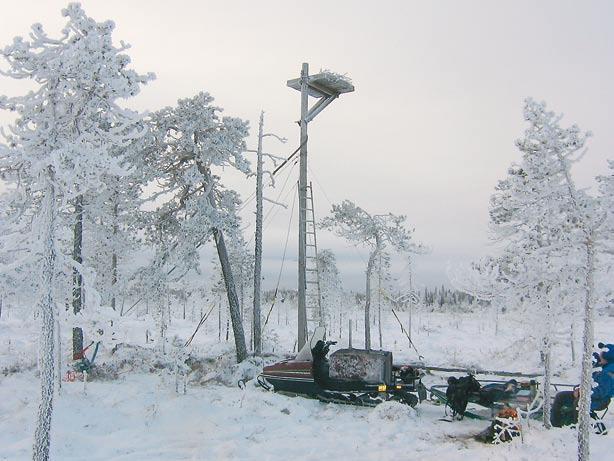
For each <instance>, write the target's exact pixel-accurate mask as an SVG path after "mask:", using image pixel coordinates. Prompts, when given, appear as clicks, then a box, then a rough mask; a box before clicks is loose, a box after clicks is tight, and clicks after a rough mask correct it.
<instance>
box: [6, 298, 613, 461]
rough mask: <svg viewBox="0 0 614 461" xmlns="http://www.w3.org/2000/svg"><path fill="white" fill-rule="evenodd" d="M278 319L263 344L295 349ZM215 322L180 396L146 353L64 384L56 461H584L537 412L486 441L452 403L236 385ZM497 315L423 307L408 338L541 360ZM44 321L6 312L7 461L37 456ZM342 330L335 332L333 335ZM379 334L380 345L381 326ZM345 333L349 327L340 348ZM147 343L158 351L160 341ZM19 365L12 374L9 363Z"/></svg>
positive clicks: (512, 359) (470, 360)
mask: <svg viewBox="0 0 614 461" xmlns="http://www.w3.org/2000/svg"><path fill="white" fill-rule="evenodd" d="M282 308H283V307H282ZM282 312H283V311H282ZM357 314H360V313H359V312H358V313H357ZM404 315H405V316H406V313H404ZM359 317H360V316H359V315H357V316H356V318H359ZM272 318H273V320H272V321H273V323H274V325H272V328H274V329H275V330H276V331H272V330H269V332H268V334H267V335H265V336H266V337H267V338H269V340H268V341H267V342H265V350H269V351H270V350H271V349H272V347H273V343H272V342H271V339H270V338H271V337H276V338H277V341H276V344H275V348H276V351H275V352H276V353H279V352H280V351H282V352H283V351H288V350H291V349H292V345H293V333H294V326H293V325H292V319H293V315H292V311H290V315H289V319H290V322H289V323H290V325H288V326H286V325H285V317H284V315H281V316H280V323H281V325H279V326H277V325H276V321H275V319H276V317H275V316H273V317H272ZM211 320H213V321H210V323H208V324H207V327H208V328H207V329H206V330H205V331H201V332H199V334H198V335H197V337H196V339H195V346H194V348H193V350H192V353H193V354H194V355H195V356H207V357H211V358H218V360H217V361H214V360H211V363H210V367H211V369H210V370H208V371H207V370H205V372H203V373H201V374H200V375H199V378H198V380H194V379H193V380H192V382H190V383H189V384H188V387H187V394H185V395H183V394H181V393H180V394H177V393H176V392H175V375H174V373H173V372H172V369H165V368H163V367H162V368H161V367H158V368H156V367H150V366H149V364H146V363H141V362H139V363H140V365H138V364H137V365H135V364H134V363H131V364H127V365H125V366H124V367H123V368H117V371H118V373H119V374H118V375H117V376H116V377H115V379H112V380H104V381H103V380H101V381H90V382H89V383H87V387H86V390H85V391H84V385H83V383H80V382H73V383H63V387H62V391H61V393H60V396H59V397H58V398H57V400H56V406H55V413H54V420H53V435H52V447H51V453H52V459H56V460H82V459H88V460H141V459H142V460H183V459H186V460H201V459H202V460H209V459H221V460H224V459H259V460H287V459H337V460H345V459H357V460H387V459H390V460H392V459H406V460H413V459H420V460H429V459H437V460H457V459H458V460H460V459H465V458H466V457H467V456H471V457H472V459H476V460H487V459H501V460H506V459H510V460H512V459H513V460H515V461H516V460H535V459H542V460H548V459H557V460H559V459H560V460H572V459H576V435H575V432H574V431H573V430H571V429H553V430H550V431H546V430H545V429H543V428H542V427H541V426H540V424H539V422H537V421H532V422H531V425H530V427H526V425H525V426H524V431H523V440H522V441H521V440H516V441H514V442H513V443H511V444H503V445H498V446H489V445H484V444H482V443H479V442H476V441H474V440H473V439H472V436H473V435H475V434H476V433H478V432H479V431H480V430H482V429H483V428H485V427H486V425H487V423H486V422H484V421H471V420H463V421H460V422H446V421H441V420H440V419H441V418H443V417H444V416H445V413H444V408H443V407H441V406H436V405H434V404H431V403H429V402H424V403H423V404H421V405H419V406H418V407H417V409H416V410H411V409H409V408H407V407H404V406H401V405H400V404H394V403H387V404H384V405H382V406H380V407H377V408H357V407H348V406H340V405H335V404H324V403H321V402H318V401H315V400H309V399H304V398H300V397H287V396H283V395H278V394H274V393H270V392H266V391H264V390H262V389H260V388H259V387H257V386H256V385H255V384H254V383H253V381H252V382H250V383H248V385H247V387H246V388H245V390H240V389H239V388H238V387H237V386H236V385H234V380H235V379H236V378H237V376H239V375H240V373H241V372H242V371H245V370H238V371H235V373H234V375H233V374H229V373H223V372H222V371H223V370H222V369H223V367H224V365H225V364H229V363H231V362H232V338H231V339H230V341H229V342H226V341H224V338H222V342H221V343H218V335H217V328H218V327H217V325H218V322H217V319H211ZM385 320H386V323H385V329H384V331H385V334H384V336H385V338H387V341H385V344H384V347H385V348H388V349H391V350H393V352H394V354H395V362H403V361H415V360H416V354H415V353H414V352H413V351H412V350H410V349H409V347H408V344H407V340H406V339H405V340H404V339H403V337H402V336H401V333H400V330H399V327H398V325H397V324H396V321H395V320H394V318H393V317H392V316H391V315H386V316H385ZM405 320H406V317H405ZM494 320H495V319H494V316H492V315H491V314H489V313H484V312H480V313H469V314H453V315H451V314H450V315H443V314H440V313H427V312H420V313H417V314H415V315H414V318H413V321H414V324H413V328H412V331H413V339H414V341H415V343H416V346H417V347H418V349H419V350H420V352H421V353H422V355H424V357H425V361H426V362H427V363H429V364H433V365H443V364H447V365H456V366H461V365H465V366H481V367H484V368H486V367H488V368H491V369H507V370H510V369H511V370H516V371H534V370H537V369H538V361H539V356H538V354H537V352H536V351H535V349H534V348H533V347H532V346H530V345H526V347H524V346H523V345H522V343H521V342H518V340H519V339H520V338H521V337H522V336H523V333H522V329H521V326H520V324H519V322H518V319H516V318H515V317H514V316H512V315H505V316H501V317H500V318H499V329H498V333H497V334H495V329H494ZM146 326H147V324H146V322H144V321H141V320H137V319H132V320H129V321H124V322H123V327H122V328H123V331H119V330H118V333H117V337H118V338H120V337H121V338H120V339H118V340H117V342H119V341H128V342H131V343H133V344H137V345H139V346H144V339H145V336H144V329H145V327H146ZM193 327H194V323H192V322H191V321H190V320H186V321H179V320H173V322H172V323H171V327H170V330H169V337H172V336H173V335H175V334H176V335H178V336H179V337H180V338H186V337H187V336H189V334H191V329H192V328H193ZM612 327H614V319H612V318H602V319H600V321H598V322H597V331H596V338H597V339H603V340H606V341H611V340H612V338H611V336H610V337H607V336H606V334H607V333H609V332H610V334H611V331H612V330H613V328H612ZM36 331H37V323H36V321H35V320H33V319H31V320H25V321H24V320H21V319H17V318H9V319H6V318H2V319H0V368H1V369H3V370H4V373H3V374H2V375H1V376H0V459H2V460H5V459H6V460H11V461H12V460H21V459H30V457H31V445H32V434H33V431H34V418H35V414H36V407H37V405H38V395H39V394H38V393H39V384H38V378H37V375H36V371H35V367H34V363H35V357H36V356H35V351H36V344H35V341H34V340H33V339H32V338H36ZM372 331H374V332H375V333H376V331H377V330H376V328H375V329H372ZM338 336H339V334H338V331H337V329H336V328H333V330H332V333H331V334H329V337H331V338H333V337H338ZM361 336H362V335H361V334H360V333H357V332H355V333H354V334H353V337H354V340H353V341H354V346H355V347H359V346H360V345H361V343H362V340H361V339H360V338H361ZM373 339H374V341H373V343H374V345H375V346H377V345H378V344H377V337H376V336H375V335H374V338H373ZM9 341H10V347H9ZM346 341H347V331H344V332H343V336H342V339H341V341H340V344H339V346H344V345H345V344H346ZM107 343H110V342H109V341H107ZM107 343H105V347H104V348H103V350H102V352H101V355H100V357H99V359H97V361H98V362H99V364H100V365H102V364H106V365H105V366H115V367H117V366H118V363H119V362H118V361H119V357H120V356H121V357H123V358H125V355H126V353H129V352H127V351H124V352H123V354H124V355H123V356H122V355H121V354H115V355H114V356H112V355H111V353H110V348H111V347H110V346H109V344H107ZM64 344H67V341H66V340H65V341H64ZM148 347H149V348H153V347H154V344H150V345H148ZM169 350H172V348H169ZM556 351H557V354H556V356H557V363H556V365H555V366H556V367H557V369H559V370H560V371H561V373H560V375H561V376H558V377H556V378H555V381H557V382H575V381H576V380H577V376H578V374H579V371H578V370H577V367H576V368H575V369H574V368H571V367H570V359H569V357H568V356H569V352H568V347H567V346H565V345H563V344H561V345H560V346H557V349H556ZM169 355H170V354H169ZM220 357H221V359H220ZM267 360H269V361H270V360H274V358H269V359H267ZM169 361H171V362H172V360H170V359H169ZM11 366H12V367H13V370H11V371H9V370H8V368H9V367H11ZM150 368H151V371H150ZM15 369H17V370H18V371H15ZM443 379H444V377H442V376H435V375H433V376H427V377H426V378H425V381H426V382H427V384H428V383H435V382H440V381H443ZM222 382H225V383H227V385H225V384H220V383H222ZM606 423H607V424H608V426H609V427H610V428H612V427H614V417H612V416H611V415H609V416H608V418H607V419H606ZM613 440H614V436H613V435H612V433H610V434H609V435H607V436H594V437H593V439H592V459H594V460H605V459H608V455H607V453H608V451H611V449H612V448H614V442H613Z"/></svg>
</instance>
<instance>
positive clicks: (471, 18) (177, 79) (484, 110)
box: [0, 0, 614, 288]
mask: <svg viewBox="0 0 614 461" xmlns="http://www.w3.org/2000/svg"><path fill="white" fill-rule="evenodd" d="M65 4H66V2H62V1H51V0H45V1H27V0H22V1H19V2H9V1H4V2H3V3H2V6H3V14H2V17H0V44H2V45H4V44H8V43H9V42H10V41H11V40H12V37H13V36H15V35H25V34H27V32H28V29H29V26H30V25H31V24H32V23H34V22H41V23H42V24H43V25H44V26H45V28H46V30H47V31H48V32H49V33H50V34H52V35H54V34H57V33H58V31H59V30H60V28H61V25H62V24H63V18H62V17H61V16H60V9H61V8H62V7H63V6H64V5H65ZM82 4H83V5H84V7H85V9H86V11H87V13H88V14H89V15H91V16H93V17H94V18H95V19H97V20H99V21H101V20H104V19H109V18H110V19H113V20H114V21H115V22H116V25H117V29H116V35H115V36H116V38H117V40H119V39H122V40H124V41H126V42H129V43H131V44H132V46H133V48H132V50H131V51H130V55H131V57H132V58H133V63H134V67H135V69H137V70H138V71H141V72H148V71H153V72H155V73H156V74H157V77H158V78H157V80H156V81H155V82H153V83H152V84H151V85H149V86H148V87H146V88H145V89H144V91H143V92H142V94H141V95H139V96H138V97H137V98H135V99H134V101H131V102H130V103H129V105H130V106H132V107H135V108H138V109H148V110H155V109H157V108H160V107H162V106H165V105H170V104H173V103H174V102H175V101H176V100H177V98H181V97H187V96H192V95H194V94H195V93H196V92H198V91H201V90H206V91H208V92H210V93H211V94H212V95H213V96H214V97H215V98H216V101H217V104H219V105H220V106H222V107H224V108H225V110H226V113H227V114H229V115H234V116H240V117H243V118H246V119H249V120H250V121H251V123H252V132H255V131H256V130H255V129H254V128H255V125H256V123H257V117H258V113H259V111H260V109H264V110H265V111H266V117H267V119H266V121H267V129H268V130H270V131H274V132H276V133H278V134H280V135H283V136H286V137H287V138H289V143H288V144H287V145H286V146H282V147H281V148H279V149H278V148H277V144H275V143H274V142H273V141H271V142H270V144H269V148H270V150H274V151H277V152H279V153H283V154H287V153H289V152H291V151H292V150H294V148H295V147H296V146H297V145H298V127H297V126H296V124H294V123H293V121H294V120H296V119H297V118H298V113H299V95H298V93H297V92H296V91H294V90H291V89H289V88H287V87H286V86H285V82H286V80H287V79H289V78H294V77H297V76H298V74H299V71H300V65H301V62H303V61H306V62H309V63H310V66H311V70H312V71H318V70H319V69H320V68H329V69H332V70H335V71H337V72H341V73H347V74H348V75H349V76H350V77H351V78H352V79H353V81H354V84H355V86H356V92H355V93H352V94H348V95H344V96H343V97H342V98H341V99H340V100H339V101H337V102H334V103H333V104H332V105H331V106H330V107H329V108H327V109H326V110H325V111H324V112H323V113H322V114H321V115H319V116H318V118H317V119H316V121H314V122H313V123H312V124H311V125H310V141H309V142H310V144H309V155H310V167H311V169H312V171H313V173H314V175H315V179H317V181H318V182H319V183H320V184H321V185H322V186H323V189H324V191H325V194H324V193H323V192H322V189H321V188H320V187H319V186H318V184H317V183H316V184H314V191H315V200H316V212H317V214H318V215H319V216H322V215H323V214H324V213H325V212H328V209H329V208H330V205H329V202H328V199H330V200H331V201H333V202H334V203H335V202H339V201H341V200H343V199H345V198H348V199H351V200H353V201H355V202H356V203H357V204H359V205H360V206H362V207H364V208H365V209H367V210H368V211H372V212H375V213H382V212H387V211H391V212H393V213H400V214H406V215H407V217H408V221H409V223H410V224H411V226H412V227H415V229H416V233H415V236H416V238H417V239H418V240H420V241H421V242H423V243H425V244H427V245H429V246H431V247H432V249H433V251H432V253H431V254H430V255H428V256H422V257H419V258H418V260H417V263H416V276H417V279H418V281H419V282H421V283H427V284H436V283H437V284H439V283H446V281H447V280H446V275H445V267H446V263H447V262H451V263H456V262H459V261H468V260H470V259H472V258H474V257H477V256H479V255H482V254H485V253H487V252H488V251H489V248H488V231H487V220H488V215H487V210H488V199H489V196H490V194H491V193H492V191H493V187H494V185H495V183H496V181H497V180H498V179H500V178H502V177H503V176H504V174H505V171H506V168H507V166H508V165H509V163H510V162H511V161H512V160H514V159H515V158H516V156H517V152H516V151H515V149H514V140H515V139H516V138H517V137H519V136H521V134H522V130H523V122H522V118H521V106H522V101H523V99H524V98H525V97H526V96H533V97H534V98H536V99H540V100H542V99H543V100H546V101H547V102H548V103H549V106H550V108H551V109H553V110H556V111H557V112H564V113H565V114H566V115H567V116H566V118H565V119H564V122H567V123H571V122H577V123H578V124H579V125H580V127H582V128H584V129H590V130H592V131H593V133H594V138H593V139H592V140H591V141H590V143H589V146H590V151H589V154H588V155H587V156H586V158H585V159H584V161H583V162H582V164H581V165H579V167H578V169H577V179H578V181H579V182H580V183H581V184H583V185H587V186H590V185H591V184H592V177H593V176H594V175H596V174H599V173H604V172H605V171H606V161H605V160H606V158H608V157H612V158H614V155H613V152H614V134H612V129H611V127H610V121H611V120H612V108H613V107H614V89H613V86H612V82H613V81H614V62H613V61H614V58H613V56H614V53H613V51H614V49H613V48H614V28H612V27H611V23H612V18H613V13H614V6H613V4H612V3H611V2H605V1H591V2H563V1H548V2H546V1H542V2H535V1H513V2H512V1H510V2H501V1H497V2H492V1H481V2H477V1H464V2H460V1H449V2H424V1H422V2H413V1H379V2H375V1H372V2H359V1H352V2H350V1H334V2H333V1H317V0H312V1H310V2H309V3H308V4H305V3H304V2H298V1H288V0H283V1H228V2H220V1H216V2H213V1H203V0H200V1H179V0H177V1H174V2H168V1H151V0H150V1H125V0H124V1H113V0H105V1H83V2H82ZM307 5H308V6H307ZM0 81H1V82H2V85H1V86H0V93H9V94H10V93H12V92H14V91H17V90H18V89H19V85H15V84H14V83H12V82H9V81H7V79H5V78H2V79H1V80H0ZM7 120H9V119H8V118H7V116H6V115H5V114H1V115H0V122H2V123H6V122H7ZM252 144H254V143H252ZM312 179H314V177H313V176H312ZM315 179H314V182H315ZM229 185H230V186H233V187H236V188H238V190H240V191H241V192H242V193H243V195H244V197H247V195H249V193H250V192H251V189H252V187H253V183H252V182H248V181H245V180H243V179H238V178H232V180H230V181H229ZM268 195H269V196H272V197H273V198H274V197H275V196H276V195H277V192H275V191H273V192H269V193H268ZM325 195H326V196H325ZM327 197H328V199H327ZM245 219H246V224H248V223H249V222H251V221H252V215H251V213H246V215H245ZM295 224H296V220H295V221H294V224H293V232H292V236H291V237H292V238H291V240H290V244H289V245H290V246H289V255H290V257H291V258H295V255H296V236H295V235H294V234H295ZM287 226H288V211H283V210H282V211H280V212H279V213H278V214H277V216H276V218H275V219H274V220H272V221H271V223H270V225H269V227H268V229H267V235H266V237H265V267H264V269H265V276H266V277H267V280H268V283H266V286H270V285H271V284H272V283H273V279H274V278H275V277H276V274H277V271H278V270H279V259H278V258H279V255H280V254H281V252H282V251H283V243H284V239H285V234H286V229H287ZM248 232H249V233H251V232H252V227H250V228H249V230H248ZM320 246H321V247H329V248H332V249H333V250H334V251H335V252H336V253H337V256H338V260H339V265H340V267H341V269H342V273H343V277H344V281H345V283H346V286H348V287H351V288H360V287H362V286H363V281H362V277H363V273H364V263H363V258H365V257H366V256H365V255H366V253H365V251H364V249H360V250H359V251H356V250H354V249H352V248H349V247H348V246H347V245H346V244H345V242H343V241H340V240H339V239H337V238H335V237H333V236H331V235H326V234H324V233H322V235H321V236H320ZM285 272H286V274H285V276H284V282H285V284H286V285H287V286H291V285H295V284H296V282H295V279H296V274H295V263H294V260H293V259H291V260H290V261H288V262H287V264H286V271H285ZM274 274H275V275H274Z"/></svg>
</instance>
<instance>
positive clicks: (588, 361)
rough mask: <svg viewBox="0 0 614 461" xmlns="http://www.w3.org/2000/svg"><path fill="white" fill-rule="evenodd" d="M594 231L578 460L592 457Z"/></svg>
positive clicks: (588, 249) (589, 260)
mask: <svg viewBox="0 0 614 461" xmlns="http://www.w3.org/2000/svg"><path fill="white" fill-rule="evenodd" d="M592 237H593V235H592V232H591V233H590V235H589V237H588V238H587V240H586V243H585V245H586V285H585V286H586V295H585V296H586V297H585V301H584V337H583V349H582V380H581V383H580V402H579V408H578V460H579V461H588V460H589V459H590V443H589V442H590V430H591V417H590V409H591V390H592V382H593V376H592V372H593V363H592V351H593V340H594V330H593V328H594V327H593V315H594V314H593V305H594V295H595V279H594V276H595V249H594V247H593V240H592Z"/></svg>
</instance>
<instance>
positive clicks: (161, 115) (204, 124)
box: [144, 93, 250, 361]
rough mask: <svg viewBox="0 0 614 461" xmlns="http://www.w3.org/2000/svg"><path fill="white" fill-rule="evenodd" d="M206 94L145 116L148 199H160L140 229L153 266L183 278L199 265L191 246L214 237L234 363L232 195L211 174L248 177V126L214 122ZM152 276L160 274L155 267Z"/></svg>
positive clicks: (240, 344)
mask: <svg viewBox="0 0 614 461" xmlns="http://www.w3.org/2000/svg"><path fill="white" fill-rule="evenodd" d="M212 102H213V98H212V97H211V96H210V95H209V94H207V93H199V94H198V95H196V96H194V97H192V98H188V99H181V100H179V101H178V103H177V106H176V107H167V108H164V109H162V110H160V111H158V112H155V113H154V114H152V115H151V122H150V124H151V130H150V133H151V134H150V136H149V138H148V142H147V143H146V146H145V149H144V163H145V164H148V165H150V173H149V174H150V175H151V176H150V177H151V180H152V181H155V184H156V186H157V188H158V190H157V191H156V192H155V193H154V194H152V196H151V200H152V201H154V200H157V199H160V200H163V201H164V203H163V204H162V205H161V206H160V207H158V208H157V209H156V211H155V213H154V214H153V215H152V217H151V219H150V223H149V225H148V227H147V228H146V234H147V235H148V237H149V238H150V239H151V240H152V241H155V242H156V244H157V256H156V258H155V262H154V266H156V267H158V268H163V267H172V268H177V269H178V270H177V272H178V273H184V272H186V271H188V270H190V269H192V268H194V267H195V266H196V264H197V262H198V261H199V254H198V248H199V247H200V246H201V245H202V244H203V242H205V241H207V240H208V239H209V238H210V237H211V236H213V238H214V240H215V244H216V248H217V251H218V256H219V259H220V263H221V268H222V271H223V273H224V279H225V284H226V291H227V295H228V304H229V308H230V315H231V319H232V327H233V331H234V339H235V346H236V351H237V359H238V361H242V360H243V359H245V357H246V356H247V349H246V346H245V335H244V332H243V324H242V322H241V313H240V306H239V299H238V296H237V292H236V288H235V281H234V277H233V271H232V268H231V263H230V260H229V257H228V251H227V248H226V243H225V240H224V234H226V235H228V236H229V237H230V238H231V239H237V237H238V232H239V231H240V230H239V226H238V220H237V206H238V205H239V197H238V195H237V194H236V193H235V192H234V191H232V190H227V189H224V188H223V186H222V184H221V182H220V177H219V176H218V175H217V174H216V173H217V172H218V171H219V170H222V169H224V168H229V167H230V168H235V169H236V170H238V171H239V172H242V173H244V174H249V173H250V169H249V163H248V162H247V160H246V159H245V157H244V152H245V138H246V136H247V134H248V124H247V122H245V121H243V120H240V119H238V118H233V117H221V116H220V114H219V113H220V112H221V109H220V108H219V107H216V106H214V105H212ZM158 272H159V273H162V274H163V273H164V271H163V270H162V269H158Z"/></svg>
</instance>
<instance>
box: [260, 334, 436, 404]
mask: <svg viewBox="0 0 614 461" xmlns="http://www.w3.org/2000/svg"><path fill="white" fill-rule="evenodd" d="M324 336H325V335H324V328H321V327H318V328H316V330H315V331H314V333H313V335H312V337H311V339H310V341H308V342H307V343H306V344H305V346H303V348H302V349H301V351H300V352H299V353H298V355H297V356H296V357H295V358H294V359H292V360H285V361H282V362H279V363H276V364H274V365H270V366H266V367H264V370H263V371H262V373H261V374H260V375H259V376H258V378H257V382H258V384H260V386H262V387H263V388H264V389H266V390H273V391H275V392H280V393H284V394H289V395H301V396H305V397H310V398H316V399H318V400H320V401H323V402H333V403H342V404H348V405H358V406H375V405H377V404H379V403H381V402H384V401H388V400H395V401H398V402H401V403H404V404H407V405H410V406H412V407H414V406H415V405H416V404H417V403H418V402H419V401H422V400H424V399H425V398H426V388H425V387H424V385H423V384H422V382H421V376H422V375H421V373H420V372H419V371H418V370H416V369H415V368H413V367H410V366H396V365H393V363H392V352H389V351H377V350H365V349H352V348H349V349H339V350H336V351H335V352H333V353H332V354H330V357H327V356H328V352H329V349H330V347H331V346H332V345H334V344H336V342H334V341H325V340H324Z"/></svg>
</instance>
